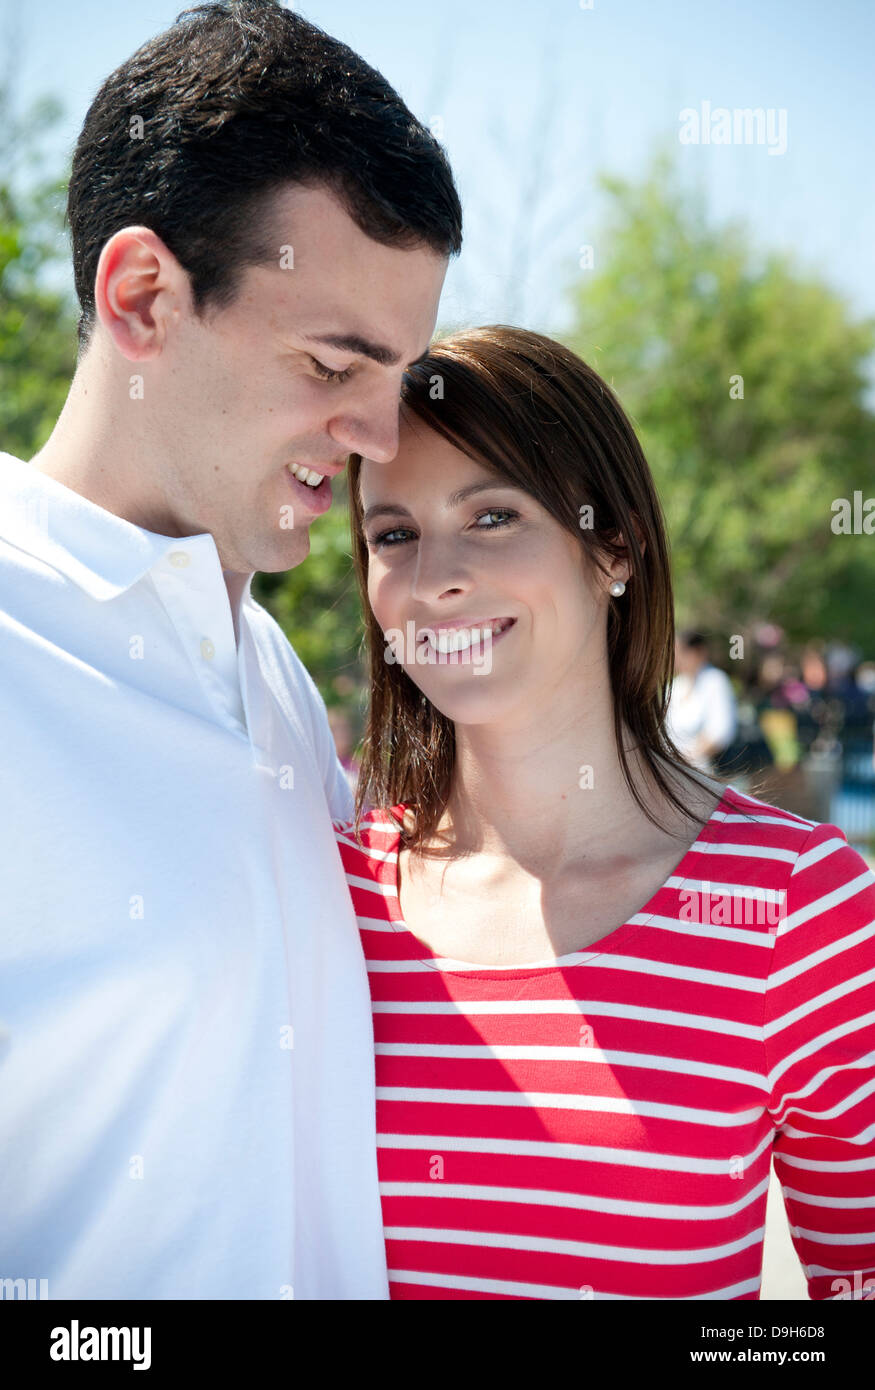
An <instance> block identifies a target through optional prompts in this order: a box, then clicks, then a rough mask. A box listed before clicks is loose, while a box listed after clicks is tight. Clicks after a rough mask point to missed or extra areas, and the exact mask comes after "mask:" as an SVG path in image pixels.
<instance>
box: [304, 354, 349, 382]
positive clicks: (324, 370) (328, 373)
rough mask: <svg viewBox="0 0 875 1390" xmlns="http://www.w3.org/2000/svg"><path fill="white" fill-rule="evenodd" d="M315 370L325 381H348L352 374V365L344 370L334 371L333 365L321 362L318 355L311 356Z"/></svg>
mask: <svg viewBox="0 0 875 1390" xmlns="http://www.w3.org/2000/svg"><path fill="white" fill-rule="evenodd" d="M310 361H311V362H312V363H313V370H314V371H315V373H316V375H317V376H318V377H321V379H322V380H323V381H346V379H347V377H349V376H351V375H352V367H346V368H345V369H344V370H343V371H342V372H336V371H333V370H332V368H331V367H326V365H325V363H324V362H320V361H319V359H318V357H311V358H310Z"/></svg>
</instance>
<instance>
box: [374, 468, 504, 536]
mask: <svg viewBox="0 0 875 1390" xmlns="http://www.w3.org/2000/svg"><path fill="white" fill-rule="evenodd" d="M498 487H500V488H514V491H519V490H520V489H518V488H516V487H515V485H514V484H513V483H506V482H504V481H503V480H501V479H496V480H495V481H494V482H492V481H490V482H485V483H469V484H468V486H467V487H460V488H459V489H458V490H457V491H456V492H451V493H450V495H449V497H448V498H447V506H448V507H458V506H459V504H460V503H462V502H464V501H466V500H467V499H468V498H469V497H473V496H474V494H475V493H478V492H491V491H492V490H493V489H494V488H498ZM375 516H410V512H409V511H408V510H407V508H406V507H402V506H401V505H400V504H399V503H397V502H375V503H374V505H373V506H372V507H368V509H367V511H366V512H365V513H364V515H363V517H362V523H363V524H364V525H367V523H368V522H369V521H373V519H374V517H375Z"/></svg>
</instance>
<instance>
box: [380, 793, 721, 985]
mask: <svg viewBox="0 0 875 1390" xmlns="http://www.w3.org/2000/svg"><path fill="white" fill-rule="evenodd" d="M730 793H731V794H732V795H737V793H736V792H735V788H734V787H732V786H727V787H725V788H724V790H723V793H722V795H721V797H720V800H719V801H718V803H717V805H716V806H715V807H714V809H713V811H712V812H711V814H710V816H709V817H708V819H707V821H706V822H705V824H704V825H703V826H702V828H701V830H700V831H699V833H698V835H697V836H696V838H695V840H694V841H693V843H692V844H691V845H689V846H688V847H687V849H686V850H685V852H684V854H683V855H682V856H681V858H680V859H679V861H678V863H677V864H676V865H675V866H674V868H673V869H672V870H671V872H670V873H669V874H668V875H667V877H666V878H665V879H664V880H663V882H662V883H661V884H660V885H659V887H658V888H657V889H656V891H655V892H654V893H652V894H651V896H650V897H649V898H648V899H647V901H646V902H645V903H644V904H643V906H641V907H640V908H638V909H637V911H636V912H634V913H633V914H632V916H633V917H640V916H641V914H642V913H644V912H647V916H646V918H645V920H644V921H643V922H631V921H626V922H623V923H622V924H621V925H620V926H618V927H614V928H612V930H611V931H609V932H607V933H606V934H605V935H604V936H600V937H599V938H598V940H597V941H594V942H593V943H592V945H591V946H587V947H584V949H583V950H580V951H570V952H568V953H566V954H565V955H563V956H554V957H550V958H547V959H545V960H542V961H523V962H521V963H519V964H517V965H506V966H496V965H478V964H477V962H476V961H464V960H456V959H455V958H450V957H447V956H437V955H435V953H434V952H433V951H432V950H431V948H430V947H429V946H427V945H426V943H425V942H424V941H422V940H421V939H420V938H419V937H418V936H417V935H416V933H415V932H414V931H412V930H411V929H410V927H409V926H408V925H407V923H406V922H405V920H404V915H403V913H402V911H401V895H400V871H399V863H398V860H399V855H400V848H401V829H400V827H398V828H397V830H396V831H395V834H394V837H393V839H392V841H391V844H390V846H389V848H388V850H387V851H386V854H387V862H388V864H389V866H390V876H389V880H388V888H389V895H388V897H387V905H388V909H389V916H390V920H391V922H392V925H393V927H396V928H400V929H401V931H403V932H406V933H407V934H408V935H409V936H411V937H412V938H413V940H414V941H415V942H416V944H417V946H418V947H419V949H420V950H421V951H423V952H428V955H422V956H419V957H418V959H419V960H420V961H422V962H424V963H425V964H426V965H429V966H431V967H432V969H434V970H435V971H437V972H438V973H439V974H441V975H460V976H466V975H471V976H475V977H476V978H477V979H479V980H483V979H494V980H503V979H507V978H508V977H509V976H516V977H522V976H525V975H532V974H538V975H540V974H544V973H545V972H547V971H551V970H552V971H562V970H563V969H567V968H568V967H569V966H580V965H586V964H587V963H588V962H589V961H590V960H592V959H593V958H594V957H596V956H600V955H603V954H605V953H606V952H607V951H612V950H615V949H616V948H617V947H618V946H620V945H625V944H626V942H627V941H628V940H630V939H631V937H633V936H636V935H637V934H638V932H640V931H641V930H643V928H644V927H646V926H647V924H648V923H649V922H650V921H651V920H652V918H653V917H654V916H655V915H656V909H655V908H654V909H653V911H651V912H648V911H647V910H648V908H650V907H651V904H653V903H654V902H655V900H656V899H657V898H658V897H659V895H660V893H662V892H663V890H664V889H665V888H666V886H667V885H668V883H669V880H671V879H675V878H680V880H681V882H680V883H679V884H678V885H677V887H678V891H680V890H681V889H682V888H683V887H684V884H685V883H686V882H687V878H686V874H685V869H686V864H687V861H688V859H690V857H691V856H692V855H693V854H695V853H696V851H697V850H699V849H700V848H701V847H702V845H703V844H704V845H707V844H708V843H710V841H711V839H712V836H713V833H714V823H715V819H716V817H717V815H718V813H720V812H721V811H722V810H723V808H724V806H727V805H729V804H730V803H729V794H730ZM406 807H407V803H406V802H399V804H398V805H397V806H393V807H392V809H391V812H390V813H389V814H390V819H392V818H393V817H394V814H395V813H399V814H400V816H401V817H403V814H404V811H405V810H406ZM439 960H440V961H446V962H447V964H446V966H444V965H437V964H436V962H437V961H439Z"/></svg>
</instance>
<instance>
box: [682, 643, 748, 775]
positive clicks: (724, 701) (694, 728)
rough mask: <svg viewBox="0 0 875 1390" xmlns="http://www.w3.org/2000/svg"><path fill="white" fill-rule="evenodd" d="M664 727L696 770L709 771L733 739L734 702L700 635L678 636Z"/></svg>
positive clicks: (725, 679) (725, 680)
mask: <svg viewBox="0 0 875 1390" xmlns="http://www.w3.org/2000/svg"><path fill="white" fill-rule="evenodd" d="M675 670H676V672H677V674H676V675H675V678H674V681H673V683H672V688H671V696H670V699H669V707H668V721H667V722H668V725H669V730H670V733H671V736H672V738H673V739H674V741H675V743H676V744H677V746H678V748H679V749H680V750H681V752H682V753H683V754H684V755H685V757H687V758H689V760H690V762H692V763H694V764H695V765H696V767H700V768H702V770H703V771H704V772H712V771H713V770H714V767H715V762H716V760H717V759H718V758H719V756H720V754H721V753H723V752H725V750H726V749H727V748H728V747H729V745H730V744H731V743H732V741H733V739H734V737H735V730H736V726H737V722H738V721H737V714H736V700H735V693H734V691H733V689H732V684H731V682H730V680H729V677H728V676H727V674H726V672H725V671H721V670H720V668H719V667H718V666H714V665H713V664H712V663H711V660H710V657H709V654H708V643H707V640H706V638H705V637H704V635H703V634H702V633H701V632H693V631H690V630H687V631H684V632H681V633H679V634H678V637H677V640H676V642H675Z"/></svg>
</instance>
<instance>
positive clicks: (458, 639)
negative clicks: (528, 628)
mask: <svg viewBox="0 0 875 1390" xmlns="http://www.w3.org/2000/svg"><path fill="white" fill-rule="evenodd" d="M512 622H514V619H513V618H493V620H492V622H491V623H483V624H481V626H480V627H456V628H450V629H446V628H444V629H443V630H442V631H440V632H434V631H432V629H431V628H428V627H427V628H425V629H424V630H423V632H422V634H421V637H422V638H423V639H424V640H425V641H427V642H428V644H429V646H430V647H433V648H434V650H435V651H436V652H441V653H443V654H446V653H448V652H466V651H467V650H468V648H469V647H472V646H474V645H475V644H479V643H480V642H481V641H482V640H483V639H484V638H485V637H486V636H487V634H488V635H489V637H490V638H492V637H497V636H498V634H499V632H504V630H505V628H507V627H510V625H511V623H512Z"/></svg>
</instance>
